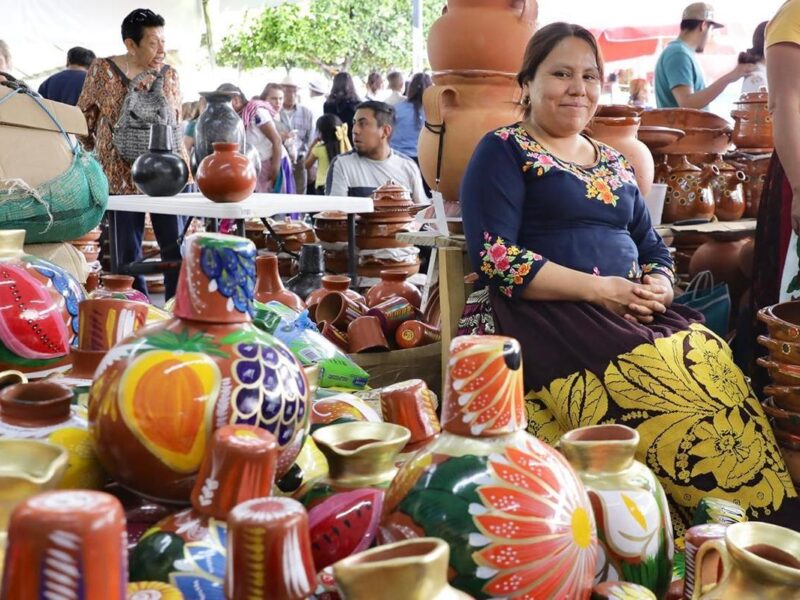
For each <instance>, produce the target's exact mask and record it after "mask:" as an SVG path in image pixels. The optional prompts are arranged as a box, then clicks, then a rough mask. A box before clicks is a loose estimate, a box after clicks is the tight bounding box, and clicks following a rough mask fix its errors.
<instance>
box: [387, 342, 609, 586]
mask: <svg viewBox="0 0 800 600" xmlns="http://www.w3.org/2000/svg"><path fill="white" fill-rule="evenodd" d="M523 396H524V393H523V379H522V356H521V350H520V346H519V343H518V342H517V341H516V340H514V339H512V338H507V337H503V336H463V337H457V338H455V339H454V340H453V341H452V343H451V345H450V369H449V373H448V377H447V384H446V386H445V394H444V401H443V404H442V426H443V428H444V431H443V432H442V434H441V435H440V436H439V437H438V438H437V439H436V440H434V441H433V442H432V443H430V444H428V445H427V446H425V447H424V448H422V449H421V450H419V451H418V452H417V453H416V454H415V455H414V456H413V457H412V458H411V459H410V460H409V461H408V462H406V463H405V464H404V465H403V466H402V467H401V468H400V471H399V472H398V474H397V476H396V477H395V479H394V481H393V482H392V485H391V487H390V488H389V491H388V492H387V494H386V498H385V499H384V518H383V521H382V523H381V536H380V537H381V541H382V542H383V543H388V542H392V541H397V540H400V539H405V538H413V537H424V536H436V537H440V538H442V539H443V540H444V541H445V542H447V543H448V544H449V546H450V552H451V554H450V583H451V585H453V586H454V587H456V588H458V589H460V590H462V591H464V592H466V593H468V594H471V595H472V596H475V597H476V598H514V597H523V596H524V595H525V594H528V595H530V596H531V597H533V596H536V597H543V598H583V599H587V598H588V597H589V594H590V592H591V589H592V585H593V581H594V575H595V561H596V558H597V556H596V555H597V532H596V528H595V522H594V517H593V515H592V507H591V504H590V503H589V498H588V496H587V494H586V490H585V489H584V487H583V484H582V483H581V481H580V479H579V478H578V476H577V475H576V474H575V473H574V471H573V470H572V468H571V467H570V466H569V463H567V461H566V459H564V457H563V456H561V455H560V454H559V453H558V452H556V451H555V450H553V449H552V448H551V447H549V446H547V445H546V444H544V443H542V442H540V441H539V440H537V439H536V438H534V437H533V436H531V435H529V434H528V433H527V432H526V431H525V427H526V418H525V406H524V401H523Z"/></svg>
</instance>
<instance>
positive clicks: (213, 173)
mask: <svg viewBox="0 0 800 600" xmlns="http://www.w3.org/2000/svg"><path fill="white" fill-rule="evenodd" d="M213 145H214V153H213V154H211V155H210V156H206V157H205V158H204V159H203V161H202V162H201V163H200V166H198V167H197V177H196V179H197V187H199V188H200V191H201V192H203V195H204V196H205V197H206V198H208V199H209V200H212V201H214V202H241V201H242V200H244V199H245V198H248V197H249V196H250V195H251V194H252V193H253V190H255V189H256V170H255V169H254V168H253V165H252V163H251V162H250V161H249V160H248V158H247V157H246V156H245V155H244V154H241V153H240V152H238V151H237V148H238V145H237V144H234V143H228V142H214V144H213Z"/></svg>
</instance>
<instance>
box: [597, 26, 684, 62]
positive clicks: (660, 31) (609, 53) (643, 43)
mask: <svg viewBox="0 0 800 600" xmlns="http://www.w3.org/2000/svg"><path fill="white" fill-rule="evenodd" d="M592 33H593V34H594V36H595V37H596V38H597V42H598V44H599V45H600V51H601V52H602V53H603V60H605V61H606V62H614V61H619V60H627V59H631V58H637V57H639V56H651V55H653V54H655V53H656V50H658V45H659V41H660V40H662V39H665V40H669V39H673V38H675V37H676V36H677V35H678V27H677V26H676V25H663V26H662V25H654V26H644V27H614V28H611V29H602V30H593V31H592Z"/></svg>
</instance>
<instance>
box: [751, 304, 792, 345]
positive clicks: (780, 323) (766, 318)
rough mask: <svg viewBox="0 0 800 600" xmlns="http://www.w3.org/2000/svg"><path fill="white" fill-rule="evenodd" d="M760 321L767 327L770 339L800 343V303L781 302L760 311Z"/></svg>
mask: <svg viewBox="0 0 800 600" xmlns="http://www.w3.org/2000/svg"><path fill="white" fill-rule="evenodd" d="M758 320H759V321H761V322H763V323H764V324H765V325H766V326H767V331H769V337H771V338H772V339H774V340H780V341H784V342H800V301H795V302H781V303H780V304H773V305H772V306H767V307H765V308H762V309H761V310H760V311H758Z"/></svg>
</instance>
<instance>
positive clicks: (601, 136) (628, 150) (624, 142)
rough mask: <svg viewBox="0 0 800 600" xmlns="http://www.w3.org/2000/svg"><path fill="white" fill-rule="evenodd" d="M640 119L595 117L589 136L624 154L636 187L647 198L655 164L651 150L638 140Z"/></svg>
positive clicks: (591, 123)
mask: <svg viewBox="0 0 800 600" xmlns="http://www.w3.org/2000/svg"><path fill="white" fill-rule="evenodd" d="M640 122H641V120H640V119H639V117H595V118H594V119H592V121H591V122H590V123H589V127H587V129H588V130H589V134H590V135H591V136H592V137H593V138H594V139H596V140H598V141H600V142H603V143H604V144H608V145H609V146H611V147H612V148H614V150H616V151H617V152H619V153H620V154H622V155H623V156H624V157H625V158H626V159H628V162H629V163H630V164H631V166H632V167H633V170H634V171H635V173H636V185H638V186H639V191H640V192H641V193H642V196H646V195H647V194H648V192H649V191H650V188H651V187H652V185H653V178H654V175H655V163H654V162H653V155H652V154H650V150H649V149H648V148H647V146H645V145H644V144H643V143H642V142H640V141H639V140H638V139H637V138H636V132H637V131H638V130H639V123H640Z"/></svg>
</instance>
